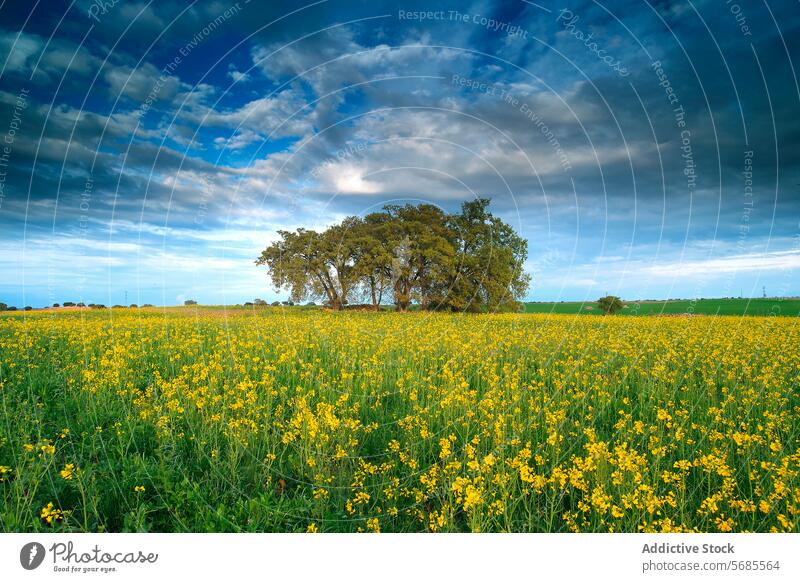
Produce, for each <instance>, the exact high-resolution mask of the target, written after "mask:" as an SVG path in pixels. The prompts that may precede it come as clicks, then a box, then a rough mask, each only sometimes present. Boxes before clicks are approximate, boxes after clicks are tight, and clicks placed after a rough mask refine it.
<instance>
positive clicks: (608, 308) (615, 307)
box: [597, 295, 625, 315]
mask: <svg viewBox="0 0 800 582" xmlns="http://www.w3.org/2000/svg"><path fill="white" fill-rule="evenodd" d="M597 306H598V307H599V308H600V309H601V310H602V311H603V313H604V314H606V315H614V314H615V313H616V312H617V311H619V310H620V309H622V308H623V307H624V306H625V305H624V304H623V303H622V299H620V298H619V297H617V296H616V295H606V296H605V297H601V298H600V299H598V300H597Z"/></svg>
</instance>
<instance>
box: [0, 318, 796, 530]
mask: <svg viewBox="0 0 800 582" xmlns="http://www.w3.org/2000/svg"><path fill="white" fill-rule="evenodd" d="M799 347H800V328H798V325H797V319H796V318H787V317H728V316H722V317H691V318H689V317H638V318H632V317H625V316H609V317H585V316H570V315H549V314H544V315H539V314H504V315H453V314H437V313H405V314H397V313H384V312H381V313H366V312H345V313H335V312H326V311H321V310H301V309H293V308H286V309H284V308H262V309H255V310H254V309H226V310H223V309H205V308H185V309H168V310H160V309H138V310H136V309H118V310H110V311H109V310H98V311H88V310H87V311H73V312H60V313H59V312H55V311H52V312H29V313H19V314H3V315H2V316H0V405H1V406H2V416H0V499H2V504H0V530H2V531H23V532H39V531H165V532H173V531H193V532H207V531H213V532H220V531H278V532H317V531H319V532H356V531H366V532H368V531H373V532H377V531H385V532H469V531H473V532H477V531H481V532H569V531H595V532H640V531H648V532H649V531H659V532H661V531H664V532H671V531H702V532H730V531H757V532H775V531H794V532H797V531H800V526H798V517H799V516H798V511H799V508H800V452H798V437H799V436H800V435H799V434H798V412H800V391H798V386H800V349H798V348H799Z"/></svg>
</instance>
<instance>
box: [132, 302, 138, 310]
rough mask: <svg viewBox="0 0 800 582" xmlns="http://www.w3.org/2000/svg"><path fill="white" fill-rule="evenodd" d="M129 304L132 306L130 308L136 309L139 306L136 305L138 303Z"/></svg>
mask: <svg viewBox="0 0 800 582" xmlns="http://www.w3.org/2000/svg"><path fill="white" fill-rule="evenodd" d="M130 306H131V308H132V309H138V307H139V306H138V305H136V304H135V303H131V305H130Z"/></svg>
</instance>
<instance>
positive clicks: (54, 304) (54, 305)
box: [53, 303, 61, 307]
mask: <svg viewBox="0 0 800 582" xmlns="http://www.w3.org/2000/svg"><path fill="white" fill-rule="evenodd" d="M53 307H61V306H60V305H59V304H58V303H53Z"/></svg>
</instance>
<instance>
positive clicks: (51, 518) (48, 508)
mask: <svg viewBox="0 0 800 582" xmlns="http://www.w3.org/2000/svg"><path fill="white" fill-rule="evenodd" d="M39 517H41V518H42V519H43V520H44V521H46V522H47V525H53V522H59V521H63V519H64V512H63V511H61V510H60V509H58V508H57V507H55V506H54V505H53V502H52V501H51V502H50V503H48V504H47V505H45V506H44V507H43V508H42V510H41V511H40V512H39Z"/></svg>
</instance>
